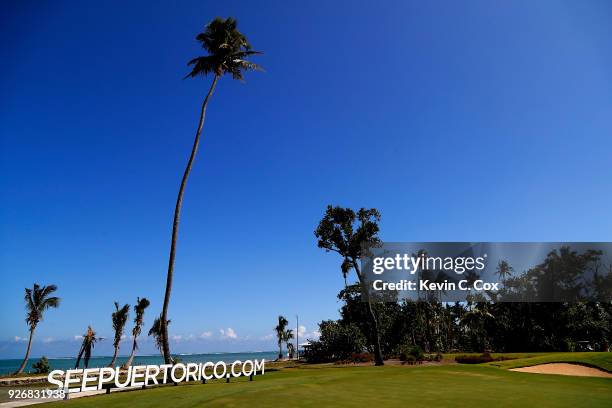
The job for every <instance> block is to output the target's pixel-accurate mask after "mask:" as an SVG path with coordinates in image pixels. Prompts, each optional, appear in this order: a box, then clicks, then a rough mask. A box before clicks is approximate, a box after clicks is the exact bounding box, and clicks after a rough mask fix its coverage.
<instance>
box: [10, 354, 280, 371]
mask: <svg viewBox="0 0 612 408" xmlns="http://www.w3.org/2000/svg"><path fill="white" fill-rule="evenodd" d="M173 356H175V357H178V358H179V359H180V360H181V362H183V363H204V362H207V361H212V362H217V361H224V362H226V363H228V362H232V361H236V360H242V361H244V360H254V359H257V360H261V359H265V360H274V359H276V358H277V357H278V352H277V351H245V352H231V353H229V352H213V353H177V354H173ZM112 358H113V357H112V356H95V357H92V358H91V359H90V360H89V368H99V367H106V366H107V365H108V364H109V363H110V362H111V360H112ZM39 359H40V357H32V358H30V359H29V360H28V364H27V365H26V368H25V371H26V372H34V369H33V368H32V364H34V363H36V362H37V361H38V360H39ZM48 359H49V365H50V366H51V370H68V369H71V368H74V365H75V363H76V358H75V357H48ZM127 359H128V356H119V357H117V361H116V364H115V365H117V366H120V365H121V364H123V363H124V362H125V361H126V360H127ZM22 361H23V359H19V358H14V359H13V358H7V359H0V375H6V374H11V373H13V372H15V371H17V369H18V368H19V366H20V365H21V362H22ZM163 363H164V360H163V359H162V357H161V355H159V354H151V355H137V356H135V357H134V362H133V363H132V365H147V364H153V365H158V364H163ZM82 365H83V363H82V361H81V368H82Z"/></svg>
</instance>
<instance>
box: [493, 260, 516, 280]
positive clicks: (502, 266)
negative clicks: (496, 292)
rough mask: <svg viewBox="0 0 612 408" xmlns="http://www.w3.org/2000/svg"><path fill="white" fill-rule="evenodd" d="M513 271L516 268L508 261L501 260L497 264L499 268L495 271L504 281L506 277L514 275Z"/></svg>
mask: <svg viewBox="0 0 612 408" xmlns="http://www.w3.org/2000/svg"><path fill="white" fill-rule="evenodd" d="M513 271H514V268H513V267H512V266H511V265H510V264H509V263H508V261H506V260H501V261H499V263H498V264H497V270H496V271H495V273H496V274H497V276H499V279H501V280H502V281H503V280H505V279H506V278H509V277H510V276H512V272H513Z"/></svg>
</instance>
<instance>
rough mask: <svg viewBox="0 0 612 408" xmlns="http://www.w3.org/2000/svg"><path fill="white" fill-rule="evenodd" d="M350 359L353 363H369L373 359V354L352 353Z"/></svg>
mask: <svg viewBox="0 0 612 408" xmlns="http://www.w3.org/2000/svg"><path fill="white" fill-rule="evenodd" d="M351 361H352V362H353V363H369V362H370V361H374V356H372V354H371V353H352V354H351Z"/></svg>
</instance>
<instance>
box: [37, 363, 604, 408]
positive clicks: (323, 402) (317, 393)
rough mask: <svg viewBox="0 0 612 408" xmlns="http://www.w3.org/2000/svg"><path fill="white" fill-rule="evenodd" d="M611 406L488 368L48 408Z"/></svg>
mask: <svg viewBox="0 0 612 408" xmlns="http://www.w3.org/2000/svg"><path fill="white" fill-rule="evenodd" d="M468 405H469V406H472V407H500V406H501V407H505V406H521V407H611V406H612V380H610V379H606V378H585V377H568V376H560V375H541V374H528V373H518V372H511V371H507V370H504V369H500V368H495V367H490V366H481V365H478V366H473V365H458V364H451V365H442V366H416V367H414V366H411V367H407V366H385V367H374V366H362V367H333V366H332V367H320V366H319V367H312V368H310V367H309V368H294V369H283V370H281V371H272V372H268V373H266V374H265V375H264V376H258V377H256V378H255V381H253V382H249V381H246V380H245V379H240V380H239V381H234V382H232V383H230V384H226V383H224V382H213V383H209V384H205V385H202V384H184V385H179V386H176V387H174V386H165V387H159V388H154V389H148V390H144V391H143V390H138V391H129V392H118V393H113V394H111V395H102V396H96V397H90V398H82V399H75V400H71V401H66V402H60V403H53V404H48V405H45V407H55V406H57V407H126V408H128V407H129V408H135V407H196V406H212V407H215V406H222V407H232V406H235V407H244V406H253V407H278V406H283V407H324V406H334V407H357V406H361V407H368V408H375V407H376V408H378V407H382V406H423V407H425V406H428V407H457V406H468Z"/></svg>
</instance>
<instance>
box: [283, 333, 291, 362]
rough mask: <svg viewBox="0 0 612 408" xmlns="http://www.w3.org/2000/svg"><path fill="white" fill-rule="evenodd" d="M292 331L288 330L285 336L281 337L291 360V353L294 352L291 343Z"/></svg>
mask: <svg viewBox="0 0 612 408" xmlns="http://www.w3.org/2000/svg"><path fill="white" fill-rule="evenodd" d="M293 337H294V336H293V329H289V330H286V331H285V334H284V335H283V338H284V341H285V344H286V345H287V354H288V356H289V358H293V351H294V347H293V343H291V340H293Z"/></svg>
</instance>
